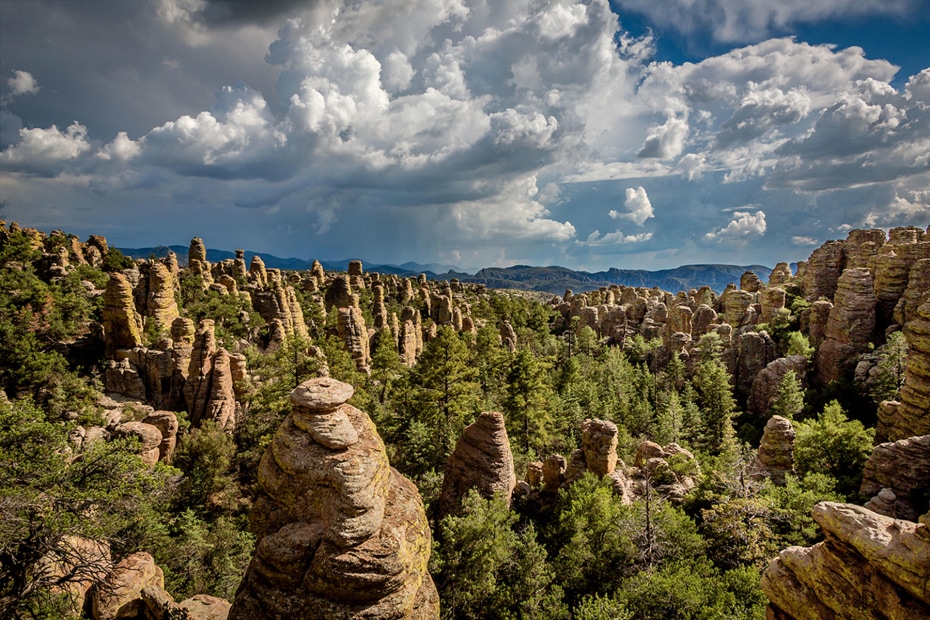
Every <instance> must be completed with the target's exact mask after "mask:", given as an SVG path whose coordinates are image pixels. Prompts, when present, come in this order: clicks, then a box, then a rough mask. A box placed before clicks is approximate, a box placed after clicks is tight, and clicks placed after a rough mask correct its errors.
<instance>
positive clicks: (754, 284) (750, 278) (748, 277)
mask: <svg viewBox="0 0 930 620" xmlns="http://www.w3.org/2000/svg"><path fill="white" fill-rule="evenodd" d="M739 288H740V290H741V291H746V292H747V293H755V292H757V291H758V290H759V289H760V288H762V280H760V279H759V276H757V275H756V274H755V272H753V271H744V272H743V275H741V276H740V277H739Z"/></svg>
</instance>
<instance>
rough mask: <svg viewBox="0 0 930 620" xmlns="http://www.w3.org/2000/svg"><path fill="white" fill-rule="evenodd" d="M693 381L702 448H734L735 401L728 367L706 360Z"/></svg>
mask: <svg viewBox="0 0 930 620" xmlns="http://www.w3.org/2000/svg"><path fill="white" fill-rule="evenodd" d="M691 382H692V385H693V386H694V391H695V396H696V399H697V404H698V407H699V409H700V412H701V437H700V439H699V441H698V445H699V447H701V448H703V449H704V450H706V451H707V452H708V453H710V454H721V453H723V452H729V451H731V450H733V449H734V448H735V445H736V440H735V437H736V433H735V432H734V430H733V421H732V420H733V414H734V412H735V411H736V400H735V399H734V398H733V389H732V388H731V386H730V374H729V373H728V372H727V369H726V368H725V367H724V365H723V364H722V363H721V362H720V361H719V360H717V359H714V358H711V359H707V360H704V361H702V362H701V363H700V364H699V365H698V368H697V371H696V372H695V373H694V378H693V379H692V381H691Z"/></svg>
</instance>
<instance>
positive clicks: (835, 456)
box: [794, 401, 875, 498]
mask: <svg viewBox="0 0 930 620" xmlns="http://www.w3.org/2000/svg"><path fill="white" fill-rule="evenodd" d="M795 432H796V435H795V440H794V467H795V469H796V470H797V471H798V474H800V475H804V474H807V473H808V472H813V473H822V474H828V475H830V476H832V477H833V478H835V479H836V481H837V487H836V490H837V492H839V493H841V494H842V495H844V496H846V497H849V498H852V497H855V496H856V494H857V493H858V492H859V485H860V483H861V482H862V470H863V468H864V467H865V462H866V461H867V460H868V458H869V455H870V454H871V453H872V447H873V441H872V440H873V438H874V436H875V431H874V429H866V428H865V427H864V426H863V425H862V422H860V421H859V420H850V419H848V418H847V417H846V413H845V412H844V411H843V408H842V407H841V406H840V404H839V403H838V402H836V401H832V402H830V403H828V404H827V406H826V407H824V409H823V412H822V413H821V414H820V415H819V416H818V417H817V419H814V420H806V421H803V422H798V423H797V424H795Z"/></svg>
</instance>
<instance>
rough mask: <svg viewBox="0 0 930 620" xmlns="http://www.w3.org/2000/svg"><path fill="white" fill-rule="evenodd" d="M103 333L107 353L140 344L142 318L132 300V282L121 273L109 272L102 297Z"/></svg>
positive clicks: (112, 353) (111, 354)
mask: <svg viewBox="0 0 930 620" xmlns="http://www.w3.org/2000/svg"><path fill="white" fill-rule="evenodd" d="M103 334H104V338H105V339H106V349H107V355H108V356H109V357H112V356H113V355H114V354H115V353H116V351H117V350H118V349H132V348H134V347H140V346H142V318H141V317H140V316H139V314H138V313H137V312H136V306H135V303H134V302H133V296H132V284H131V283H130V282H129V279H128V278H127V277H126V276H125V275H124V274H122V273H111V274H110V280H109V281H108V282H107V288H106V292H105V293H104V298H103Z"/></svg>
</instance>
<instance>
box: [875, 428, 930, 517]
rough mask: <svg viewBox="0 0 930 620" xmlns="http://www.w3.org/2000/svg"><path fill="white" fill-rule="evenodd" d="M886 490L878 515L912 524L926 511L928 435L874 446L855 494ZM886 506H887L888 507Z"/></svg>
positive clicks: (929, 479)
mask: <svg viewBox="0 0 930 620" xmlns="http://www.w3.org/2000/svg"><path fill="white" fill-rule="evenodd" d="M883 490H890V491H891V492H892V494H893V495H892V496H891V497H888V498H887V500H886V501H885V502H884V505H883V507H884V509H883V510H882V511H881V513H882V514H884V515H886V516H889V517H894V518H896V519H909V520H911V521H916V520H917V517H919V516H920V515H921V514H923V513H925V512H927V510H928V509H930V505H928V502H930V435H922V436H920V437H908V438H907V439H901V440H899V441H895V442H889V443H883V444H879V445H877V446H875V449H874V450H873V451H872V454H871V456H869V460H868V461H866V464H865V468H864V470H863V472H862V486H861V487H860V489H859V495H861V496H862V497H864V498H865V497H872V496H877V495H879V494H881V492H882V491H883ZM889 504H890V505H889Z"/></svg>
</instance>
